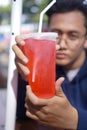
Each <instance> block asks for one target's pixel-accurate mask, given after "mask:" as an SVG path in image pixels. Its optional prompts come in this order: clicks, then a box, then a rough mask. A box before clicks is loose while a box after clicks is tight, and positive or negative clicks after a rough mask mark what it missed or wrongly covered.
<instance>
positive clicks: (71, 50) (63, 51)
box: [49, 11, 86, 69]
mask: <svg viewBox="0 0 87 130" xmlns="http://www.w3.org/2000/svg"><path fill="white" fill-rule="evenodd" d="M49 30H50V31H52V32H57V33H58V35H59V36H58V37H59V38H58V39H57V44H58V45H59V46H60V49H59V50H57V51H56V63H57V64H58V65H60V66H63V67H65V68H66V69H75V68H78V67H81V65H82V64H83V62H84V59H85V51H84V44H85V42H86V35H85V34H86V28H85V18H84V16H83V14H82V13H81V12H79V11H73V12H69V13H59V14H54V15H52V16H51V19H50V24H49Z"/></svg>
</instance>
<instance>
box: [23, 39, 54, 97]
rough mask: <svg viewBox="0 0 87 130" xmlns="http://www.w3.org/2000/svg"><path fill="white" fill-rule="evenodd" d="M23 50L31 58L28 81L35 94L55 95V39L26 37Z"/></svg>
mask: <svg viewBox="0 0 87 130" xmlns="http://www.w3.org/2000/svg"><path fill="white" fill-rule="evenodd" d="M25 43H26V44H25V45H24V48H23V51H24V53H25V55H26V56H27V57H28V58H29V62H28V64H27V67H28V68H29V70H30V74H29V76H28V81H29V84H30V86H31V89H32V91H33V92H34V94H35V95H36V96H38V97H40V98H50V97H52V96H54V95H55V61H56V49H55V48H56V43H55V40H49V39H48V40H47V38H46V39H36V38H35V39H34V38H31V37H30V38H26V39H25Z"/></svg>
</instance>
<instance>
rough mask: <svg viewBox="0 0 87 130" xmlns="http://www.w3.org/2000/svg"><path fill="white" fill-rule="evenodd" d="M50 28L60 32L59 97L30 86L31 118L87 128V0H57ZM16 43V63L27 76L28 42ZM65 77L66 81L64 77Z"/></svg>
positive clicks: (62, 126)
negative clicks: (24, 50) (42, 95)
mask: <svg viewBox="0 0 87 130" xmlns="http://www.w3.org/2000/svg"><path fill="white" fill-rule="evenodd" d="M47 15H48V20H49V25H48V26H49V31H52V32H57V33H58V39H57V45H58V46H59V48H58V49H57V50H56V79H57V81H56V85H55V89H56V96H54V97H53V98H50V99H39V98H38V97H36V96H35V95H34V94H33V92H32V91H31V89H30V87H29V86H28V87H27V89H26V99H25V107H26V115H27V117H29V118H31V119H33V120H35V121H37V122H39V123H41V124H43V125H45V126H48V127H49V128H48V129H49V130H50V129H51V128H55V129H57V130H59V128H60V129H67V130H68V129H69V130H87V123H86V122H87V87H86V84H87V58H86V50H85V49H84V45H85V44H86V42H87V1H86V0H57V1H56V3H55V4H54V5H53V6H52V7H51V9H49V11H48V12H47ZM16 42H17V44H16V45H14V46H13V50H14V52H15V54H16V65H17V68H18V70H19V72H20V73H21V75H22V77H24V79H26V78H25V77H26V75H27V74H29V73H30V72H29V70H28V68H27V67H26V63H27V62H28V60H27V58H26V57H25V56H24V54H23V53H22V52H21V50H20V48H19V47H18V46H19V44H20V45H24V41H23V40H22V39H20V37H16ZM60 77H64V78H65V80H64V79H63V78H60Z"/></svg>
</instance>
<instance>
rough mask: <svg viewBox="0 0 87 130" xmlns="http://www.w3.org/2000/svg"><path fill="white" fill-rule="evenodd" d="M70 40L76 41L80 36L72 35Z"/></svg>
mask: <svg viewBox="0 0 87 130" xmlns="http://www.w3.org/2000/svg"><path fill="white" fill-rule="evenodd" d="M69 39H70V40H76V39H78V36H77V35H74V34H70V35H69Z"/></svg>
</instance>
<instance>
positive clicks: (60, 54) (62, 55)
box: [56, 53, 66, 59]
mask: <svg viewBox="0 0 87 130" xmlns="http://www.w3.org/2000/svg"><path fill="white" fill-rule="evenodd" d="M56 58H57V59H64V58H66V54H65V53H57V54H56Z"/></svg>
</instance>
